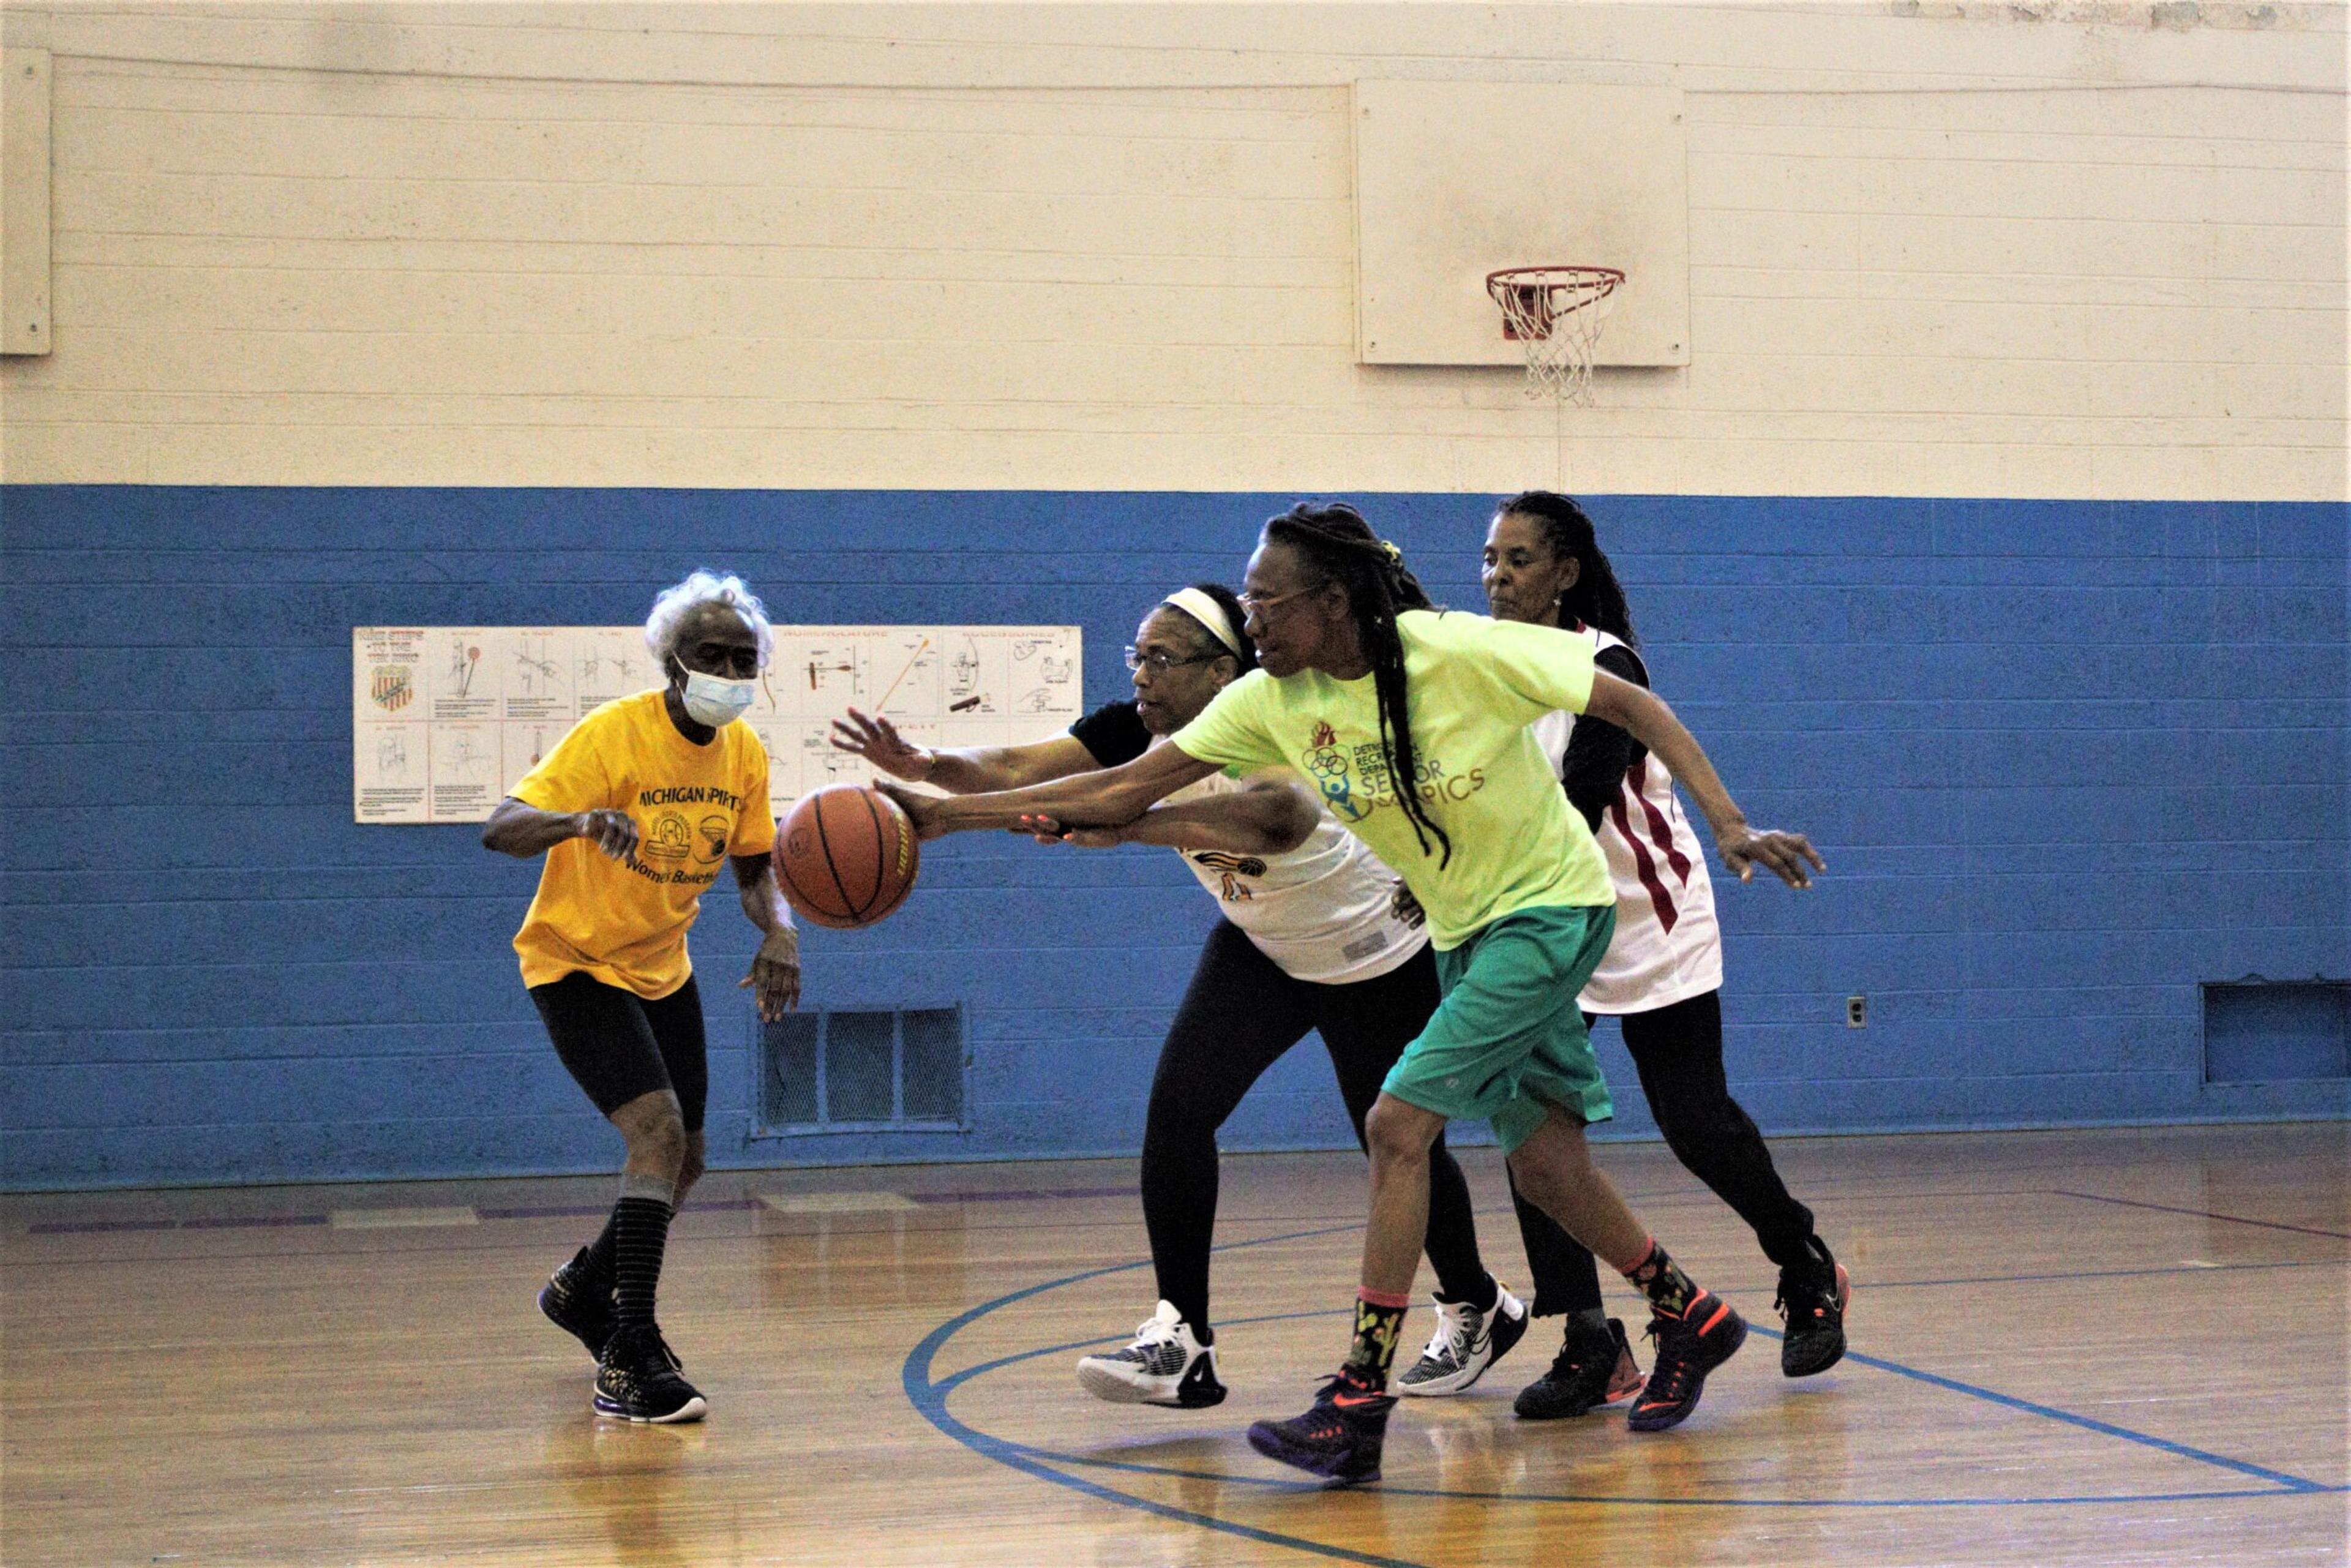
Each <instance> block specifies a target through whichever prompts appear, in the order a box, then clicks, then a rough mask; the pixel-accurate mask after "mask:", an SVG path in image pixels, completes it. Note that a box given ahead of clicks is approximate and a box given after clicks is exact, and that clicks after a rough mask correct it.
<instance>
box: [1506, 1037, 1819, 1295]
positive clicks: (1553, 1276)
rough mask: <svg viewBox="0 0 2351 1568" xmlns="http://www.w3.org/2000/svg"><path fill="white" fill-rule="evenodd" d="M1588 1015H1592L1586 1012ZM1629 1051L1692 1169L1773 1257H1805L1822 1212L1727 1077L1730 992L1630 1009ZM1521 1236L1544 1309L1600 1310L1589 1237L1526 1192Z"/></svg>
mask: <svg viewBox="0 0 2351 1568" xmlns="http://www.w3.org/2000/svg"><path fill="white" fill-rule="evenodd" d="M1583 1017H1584V1021H1585V1023H1587V1024H1589V1023H1590V1022H1591V1021H1592V1015H1591V1014H1590V1013H1586V1014H1584V1015H1583ZM1623 1021H1624V1025H1625V1050H1627V1051H1631V1052H1632V1053H1633V1065H1634V1066H1635V1067H1637V1068H1639V1069H1640V1071H1641V1092H1643V1093H1644V1094H1646V1095H1647V1096H1648V1098H1649V1113H1650V1114H1651V1115H1653V1116H1655V1117H1656V1119H1657V1130H1658V1131H1659V1132H1661V1133H1663V1134H1665V1135H1666V1143H1667V1146H1669V1147H1670V1148H1672V1150H1673V1151H1674V1156H1675V1157H1676V1158H1677V1159H1678V1160H1680V1161H1681V1162H1682V1164H1683V1166H1686V1167H1687V1169H1688V1171H1689V1173H1690V1174H1691V1175H1692V1176H1696V1177H1698V1180H1700V1181H1702V1182H1704V1183H1706V1185H1707V1186H1709V1187H1712V1188H1713V1189H1714V1193H1715V1196H1716V1197H1719V1198H1721V1199H1722V1201H1723V1202H1725V1203H1727V1204H1729V1205H1730V1207H1732V1208H1734V1209H1737V1210H1738V1211H1739V1217H1740V1218H1741V1219H1744V1220H1745V1221H1747V1223H1748V1224H1749V1225H1750V1226H1752V1227H1753V1228H1754V1230H1755V1239H1757V1240H1758V1241H1760V1242H1761V1243H1762V1244H1763V1252H1764V1255H1765V1256H1766V1257H1768V1258H1770V1259H1771V1261H1773V1262H1774V1263H1777V1264H1779V1265H1780V1266H1781V1267H1782V1268H1783V1269H1785V1268H1789V1267H1791V1266H1792V1265H1796V1264H1800V1263H1802V1262H1803V1261H1804V1260H1806V1259H1807V1258H1809V1257H1810V1256H1811V1253H1810V1251H1809V1250H1808V1249H1809V1247H1810V1244H1811V1241H1812V1238H1813V1211H1812V1210H1811V1209H1809V1208H1806V1207H1804V1206H1803V1205H1802V1204H1801V1203H1798V1202H1797V1201H1796V1200H1795V1199H1794V1198H1793V1197H1790V1196H1789V1194H1788V1188H1787V1186H1786V1184H1784V1183H1782V1181H1781V1180H1780V1173H1779V1172H1778V1171H1777V1170H1776V1169H1774V1168H1773V1167H1772V1165H1771V1150H1770V1149H1767V1148H1765V1147H1764V1146H1763V1134H1761V1133H1760V1132H1758V1131H1756V1128H1755V1123H1754V1120H1753V1119H1752V1118H1751V1117H1750V1116H1749V1115H1748V1114H1747V1113H1746V1112H1745V1111H1744V1110H1743V1109H1741V1108H1740V1103H1739V1102H1738V1101H1736V1100H1733V1099H1732V1098H1731V1097H1730V1086H1729V1083H1728V1082H1725V1081H1724V1079H1723V1076H1722V993H1721V992H1719V991H1708V992H1707V993H1706V994H1705V995H1704V996H1699V997H1691V998H1688V999H1687V1001H1679V1002H1675V1003H1673V1004H1672V1005H1671V1006H1669V1007H1662V1008H1658V1009H1656V1010H1655V1011H1653V1012H1646V1013H1626V1014H1625V1017H1624V1020H1623ZM1510 1197H1511V1199H1512V1201H1513V1202H1515V1203H1516V1204H1517V1205H1518V1207H1519V1236H1520V1239H1522V1240H1523V1241H1524V1242H1525V1243H1526V1249H1527V1267H1528V1270H1529V1271H1530V1272H1531V1273H1532V1274H1533V1275H1534V1281H1535V1301H1534V1309H1533V1310H1534V1312H1535V1313H1536V1314H1537V1315H1538V1316H1541V1315H1544V1314H1547V1313H1552V1312H1581V1311H1588V1310H1593V1309H1596V1308H1598V1307H1599V1305H1600V1270H1599V1269H1598V1267H1597V1266H1596V1265H1595V1264H1594V1263H1593V1258H1592V1254H1591V1253H1590V1252H1589V1251H1588V1250H1586V1249H1585V1248H1584V1247H1583V1243H1582V1242H1579V1241H1577V1240H1576V1239H1574V1238H1573V1237H1572V1236H1570V1235H1568V1234H1567V1232H1566V1231H1564V1230H1562V1229H1561V1228H1559V1227H1558V1225H1557V1224H1555V1223H1554V1222H1553V1221H1552V1218H1551V1217H1550V1216H1549V1215H1547V1214H1545V1213H1543V1212H1542V1210H1541V1209H1539V1208H1537V1207H1534V1206H1533V1205H1532V1204H1531V1203H1529V1202H1528V1201H1527V1200H1526V1199H1525V1198H1523V1197H1520V1196H1519V1189H1518V1184H1517V1183H1515V1182H1513V1183H1512V1184H1511V1186H1510Z"/></svg>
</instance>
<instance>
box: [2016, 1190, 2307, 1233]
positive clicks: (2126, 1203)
mask: <svg viewBox="0 0 2351 1568" xmlns="http://www.w3.org/2000/svg"><path fill="white" fill-rule="evenodd" d="M2049 1190H2050V1191H2051V1192H2053V1193H2054V1194H2056V1195H2057V1196H2058V1197H2078V1198H2083V1199H2085V1200H2086V1201H2088V1202H2091V1203H2115V1204H2120V1205H2121V1206H2122V1207H2125V1208H2153V1209H2159V1210H2161V1211H2162V1212H2163V1213H2165V1214H2192V1215H2194V1216H2195V1217H2196V1218H2199V1219H2219V1220H2224V1221H2226V1222H2227V1223H2229V1224H2231V1225H2258V1226H2260V1227H2261V1228H2262V1229H2263V1230H2291V1231H2294V1232H2295V1233H2297V1234H2298V1235H2303V1236H2331V1237H2333V1238H2334V1239H2335V1240H2337V1241H2351V1230H2321V1229H2319V1228H2316V1227H2315V1226H2310V1225H2287V1224H2284V1223H2283V1222H2282V1221H2279V1220H2275V1219H2248V1218H2245V1217H2244V1216H2243V1215H2241V1214H2215V1213H2213V1212H2212V1211H2211V1210H2210V1209H2209V1208H2182V1207H2179V1205H2177V1204H2170V1203H2147V1202H2143V1201H2142V1200H2140V1199H2138V1198H2136V1197H2107V1196H2106V1195H2105V1194H2104V1193H2100V1192H2068V1191H2066V1190H2065V1189H2064V1187H2051V1188H2050V1189H2049Z"/></svg>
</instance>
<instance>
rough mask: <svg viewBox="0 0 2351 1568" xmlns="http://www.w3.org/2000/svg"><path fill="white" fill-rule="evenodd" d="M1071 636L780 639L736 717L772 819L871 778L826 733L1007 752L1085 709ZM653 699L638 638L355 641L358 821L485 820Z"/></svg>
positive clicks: (838, 632) (918, 631) (795, 630)
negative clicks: (603, 720)
mask: <svg viewBox="0 0 2351 1568" xmlns="http://www.w3.org/2000/svg"><path fill="white" fill-rule="evenodd" d="M1083 653H1084V648H1083V643H1082V639H1081V632H1080V629H1079V628H1078V627H1075V626H778V627H777V628H776V629H775V652H774V655H773V657H771V658H770V659H769V660H768V667H767V669H766V671H765V672H763V673H762V674H761V676H760V681H759V690H758V695H757V697H756V698H755V700H754V701H753V703H752V705H751V710H750V712H748V713H747V714H746V715H745V716H744V719H745V721H746V722H747V723H748V724H749V725H750V726H751V727H752V728H753V729H754V730H755V731H757V732H758V737H759V739H760V741H761V743H762V744H764V745H765V746H766V747H767V748H768V792H769V794H770V796H771V797H772V798H773V802H774V805H775V809H776V810H777V811H778V812H779V813H780V812H782V811H784V810H788V809H789V807H790V805H791V803H792V802H793V801H794V800H798V799H799V797H800V796H801V795H803V794H805V793H807V792H808V791H809V790H811V789H821V788H822V787H823V786H825V785H827V784H833V783H843V782H847V783H864V782H866V781H867V780H869V779H872V776H873V769H872V767H871V766H870V765H868V764H867V763H866V762H865V761H864V760H863V759H862V758H856V757H852V756H850V755H848V754H846V753H844V752H840V751H836V750H834V749H833V747H832V746H831V740H830V737H831V726H832V721H833V720H834V719H835V718H837V717H839V716H841V713H842V712H843V711H844V710H846V709H848V708H850V707H856V708H859V709H861V710H862V711H864V712H866V713H878V714H881V715H882V716H884V717H886V718H888V719H889V720H890V721H891V723H892V724H893V725H895V726H896V727H897V730H898V733H899V734H900V735H901V736H902V737H904V738H905V739H906V740H908V741H909V742H911V743H912V744H914V745H916V746H933V747H966V746H1017V745H1020V744H1023V743H1025V742H1028V741H1032V740H1044V739H1048V738H1050V737H1053V736H1056V735H1059V734H1061V732H1063V731H1064V730H1066V729H1068V728H1069V727H1070V724H1071V721H1072V720H1074V719H1076V718H1077V716H1079V715H1080V714H1081V713H1083V712H1084V711H1085V706H1084V700H1085V699H1084V693H1083V690H1082V682H1081V671H1082V669H1083V668H1084V664H1085V660H1084V657H1083ZM661 684H662V682H661V679H660V676H659V674H658V673H657V672H656V671H655V670H654V668H653V658H652V656H651V655H650V654H649V653H646V651H645V641H644V632H643V631H642V630H640V629H639V628H637V627H634V626H359V627H354V628H353V629H352V631H351V742H352V745H351V818H352V820H353V821H360V822H479V821H484V820H485V819H486V818H487V817H488V816H489V814H490V810H491V808H493V807H495V806H496V804H497V803H498V801H499V800H502V799H504V798H505V796H506V795H507V792H508V791H509V790H510V789H513V788H514V786H515V785H516V783H517V782H518V781H519V780H520V779H522V776H523V775H524V774H526V773H528V772H529V771H530V770H531V768H534V767H536V766H537V765H538V761H539V759H540V758H543V757H545V756H546V755H547V754H548V753H549V751H551V750H552V749H554V747H555V745H556V743H557V742H558V741H559V740H561V739H562V738H563V737H564V736H565V735H566V734H567V733H568V732H569V730H570V728H571V727H572V726H573V725H575V724H577V723H578V722H579V721H580V717H581V716H584V715H586V714H588V713H590V712H592V711H594V710H595V709H596V708H597V707H598V706H601V705H602V704H604V703H608V702H611V701H612V700H613V699H614V698H616V697H623V696H627V695H631V694H632V693H635V692H641V691H647V690H651V689H652V688H653V687H656V686H658V685H661Z"/></svg>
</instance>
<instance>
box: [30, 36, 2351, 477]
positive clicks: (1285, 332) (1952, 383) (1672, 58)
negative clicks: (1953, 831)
mask: <svg viewBox="0 0 2351 1568" xmlns="http://www.w3.org/2000/svg"><path fill="white" fill-rule="evenodd" d="M0 30H5V39H6V41H7V42H8V43H9V44H10V45H11V46H22V47H43V48H47V49H49V50H51V51H52V53H53V56H54V71H55V85H54V118H53V126H52V130H53V138H54V166H53V174H52V179H53V188H54V208H53V225H54V232H53V246H54V253H55V271H54V277H53V295H54V341H55V351H54V352H53V353H52V354H51V355H50V356H48V357H47V358H45V359H37V360H35V359H16V358H11V359H7V360H5V361H0V399H5V406H0V424H5V434H0V461H5V476H6V477H7V478H8V479H9V480H11V481H48V482H127V483H266V484H354V485H370V484H395V485H417V484H434V485H438V484H486V485H507V484H528V485H543V484H556V485H570V484H579V485H657V486H778V487H802V486H824V487H836V486H837V487H847V488H877V487H878V488H891V487H922V488H930V487H982V488H1020V489H1065V488H1084V489H1093V488H1107V489H1145V490H1155V489H1205V490H1223V489H1267V490H1289V489H1298V490H1327V489H1363V490H1474V491H1498V490H1507V489H1512V488H1516V487H1519V486H1522V485H1525V484H1529V483H1548V482H1551V481H1552V480H1553V479H1554V477H1555V476H1558V472H1559V466H1560V465H1562V463H1563V469H1564V474H1563V477H1564V482H1565V483H1566V484H1568V485H1569V486H1573V487H1575V488H1579V489H1585V490H1593V491H1611V492H1681V493H1717V494H1886V495H1900V496H2007V497H2118V498H2119V497H2146V498H2168V499H2202V498H2209V499H2341V498H2343V497H2345V496H2346V477H2345V440H2344V424H2345V412H2346V402H2345V377H2346V311H2345V290H2346V269H2345V248H2346V242H2345V218H2346V202H2345V192H2346V184H2345V168H2346V134H2345V110H2346V102H2345V74H2346V65H2345V45H2346V31H2345V12H2344V10H2343V9H2342V8H2341V7H2339V6H2334V5H2201V6H2199V5H2193V4H2156V5H2144V4H2142V5H2123V4H2065V3H2063V0H2049V3H2045V4H2040V5H2033V6H2031V7H2021V6H2010V5H1976V4H1972V3H1970V4H1940V3H1934V0H1897V3H1895V4H1887V5H1868V6H1843V7H1835V8H1831V7H1826V6H1796V5H1789V6H1778V7H1764V6H1753V7H1735V6H1707V5H1670V6H1668V5H1656V6H1639V5H1500V6H1495V5H1378V6H1374V5H1145V6H1125V7H1121V6H1112V5H1088V6H1072V7H1064V8H1047V7H1023V6H998V5H946V6H890V5H846V6H843V5H728V6H687V5H664V6H650V7H617V6H601V7H581V8H570V7H561V6H553V5H540V6H528V7H498V6H488V5H465V6H459V5H414V6H399V5H381V6H369V7H366V8H365V9H363V10H362V9H354V8H329V7H325V6H319V7H300V6H252V5H212V6H205V5H180V6H169V7H156V8H152V9H134V8H127V7H123V6H109V7H107V8H105V9H96V8H91V9H76V8H70V7H55V8H42V9H30V8H26V7H25V6H22V5H12V6H10V7H9V8H8V9H7V10H5V12H0ZM1416 75H1418V76H1447V77H1473V78H1474V77H1499V78H1523V79H1570V80H1573V79H1594V80H1633V81H1671V82H1676V83H1678V84H1679V85H1680V86H1682V87H1683V88H1684V89H1686V91H1687V119H1688V137H1689V177H1690V203H1691V212H1690V235H1689V237H1690V251H1691V277H1690V295H1691V331H1692V357H1691V363H1690V365H1689V366H1688V367H1687V370H1681V371H1641V372H1624V373H1619V374H1613V375H1607V376H1604V379H1603V382H1602V385H1601V388H1600V406H1598V407H1596V408H1593V409H1589V410H1570V411H1568V413H1567V417H1566V419H1565V420H1564V421H1563V429H1564V432H1565V437H1564V444H1563V448H1562V447H1557V446H1555V444H1554V428H1553V418H1552V412H1551V410H1550V409H1549V408H1548V407H1538V406H1533V405H1530V404H1529V403H1528V402H1526V401H1525V400H1524V399H1523V397H1522V396H1521V395H1520V385H1519V382H1518V378H1517V377H1516V376H1515V374H1514V373H1512V372H1510V371H1470V370H1455V369H1443V370H1439V369H1399V368H1392V367H1382V368H1367V367H1364V366H1359V365H1357V364H1356V363H1354V361H1353V315H1352V312H1353V304H1352V295H1351V288H1352V267H1353V208H1352V203H1351V193H1350V185H1351V173H1350V168H1351V155H1350V143H1349V120H1348V114H1347V109H1348V103H1349V98H1348V84H1349V83H1350V82H1351V81H1352V80H1353V79H1354V78H1357V77H1363V76H1416ZM1500 259H1513V258H1500ZM1498 264H1499V261H1498Z"/></svg>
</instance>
